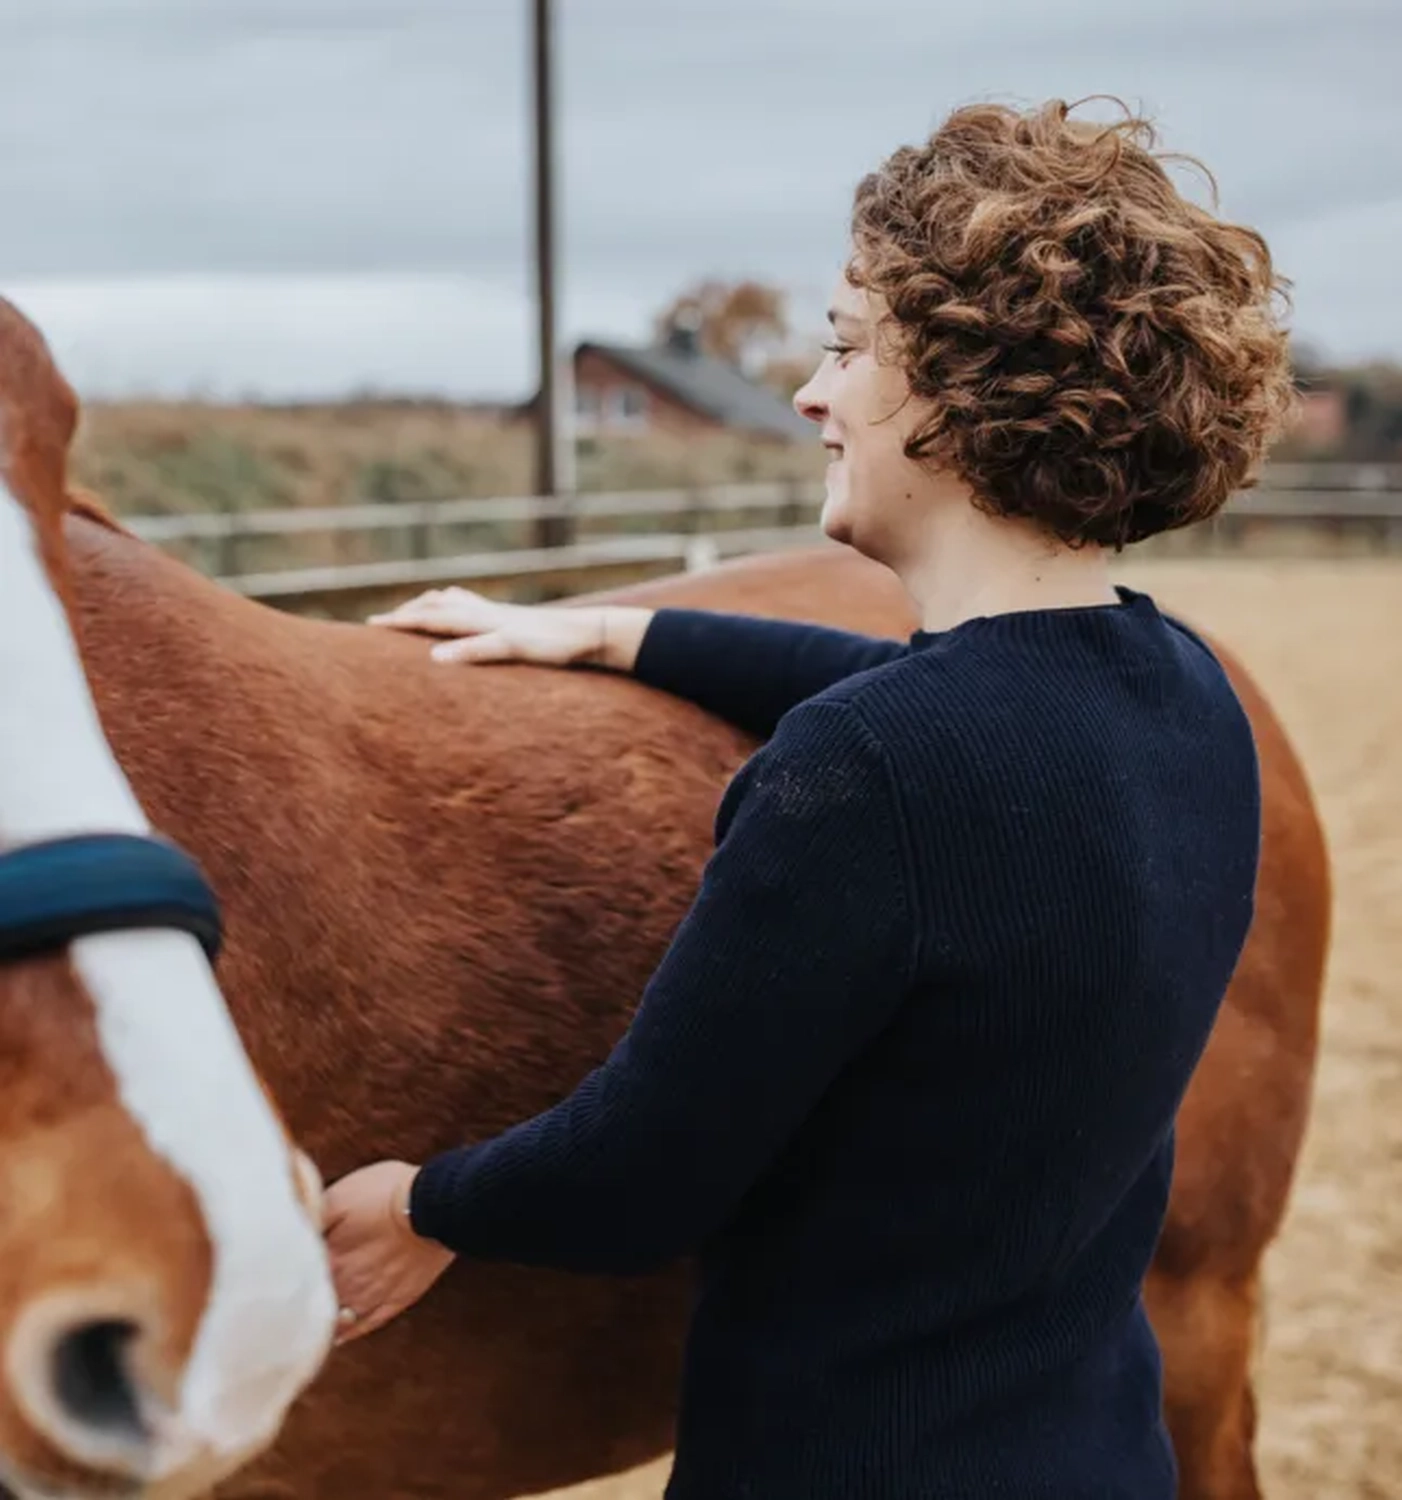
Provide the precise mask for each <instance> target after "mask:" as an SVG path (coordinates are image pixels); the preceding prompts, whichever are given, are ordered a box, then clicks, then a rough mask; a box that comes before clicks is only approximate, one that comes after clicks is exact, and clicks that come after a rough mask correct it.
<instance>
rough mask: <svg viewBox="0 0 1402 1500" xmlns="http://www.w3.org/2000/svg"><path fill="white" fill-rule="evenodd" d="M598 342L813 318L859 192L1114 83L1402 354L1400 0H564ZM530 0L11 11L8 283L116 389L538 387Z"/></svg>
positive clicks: (584, 309) (565, 264)
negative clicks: (759, 317) (920, 146)
mask: <svg viewBox="0 0 1402 1500" xmlns="http://www.w3.org/2000/svg"><path fill="white" fill-rule="evenodd" d="M557 6H558V12H559V21H560V24H559V49H558V57H559V74H560V91H559V101H558V114H559V147H560V174H561V210H562V228H561V245H560V249H561V261H562V267H561V270H562V282H563V288H562V289H563V293H564V306H563V318H562V322H563V329H562V331H563V332H564V333H565V334H566V335H567V336H576V335H581V334H595V335H612V336H617V337H624V338H632V337H642V336H644V335H645V333H646V331H647V327H648V323H649V319H650V316H651V314H652V313H653V312H654V311H655V309H656V308H657V306H658V305H659V304H661V303H662V302H664V301H665V300H666V299H667V298H668V297H669V296H670V295H671V294H672V293H673V292H674V291H676V290H677V289H678V288H679V287H680V286H681V285H682V284H684V283H685V282H686V281H688V280H690V279H692V278H694V277H696V276H698V275H702V274H715V275H723V276H729V275H756V276H760V277H764V278H768V279H772V280H774V281H777V282H779V283H781V284H783V285H785V286H787V287H789V288H790V289H791V291H792V292H793V295H794V299H795V300H794V312H795V314H796V316H797V317H799V318H800V319H805V318H806V319H816V318H817V317H819V316H820V315H821V308H822V305H823V301H824V298H825V295H826V290H827V287H828V284H829V283H830V281H831V278H832V275H833V273H834V270H835V268H836V266H837V263H838V259H839V256H840V254H841V250H842V235H843V230H844V226H845V218H846V212H847V205H848V200H849V196H850V193H851V189H852V186H853V184H854V183H855V181H856V180H857V178H858V177H859V176H860V175H861V174H862V172H863V171H865V170H866V169H867V168H869V167H870V166H872V165H874V164H875V163H876V162H877V161H878V160H879V159H880V158H881V157H882V156H883V155H885V154H886V153H887V152H888V151H890V150H891V149H892V148H893V147H895V146H896V145H898V144H900V143H902V142H905V141H910V140H916V139H919V138H921V137H922V136H923V135H925V134H926V133H927V132H928V130H929V129H930V128H931V127H932V126H933V125H934V124H935V123H936V122H937V121H938V119H939V118H940V116H942V115H943V114H944V113H945V112H946V111H947V110H948V109H950V108H951V107H953V106H954V105H956V104H959V103H962V102H965V101H967V100H970V99H975V98H998V99H1008V100H1013V101H1018V102H1030V101H1034V100H1041V99H1043V98H1046V97H1050V96H1053V95H1059V96H1062V97H1066V98H1071V99H1074V98H1076V97H1078V96H1081V95H1085V94H1089V93H1099V92H1105V93H1117V94H1119V95H1121V96H1122V97H1125V98H1126V99H1128V100H1129V102H1130V103H1132V104H1134V105H1137V106H1139V107H1142V108H1144V109H1145V110H1147V111H1148V112H1149V113H1151V114H1152V115H1153V116H1154V117H1155V118H1156V119H1157V120H1159V122H1160V123H1161V125H1162V128H1163V131H1164V135H1165V144H1166V145H1168V146H1169V147H1171V148H1174V149H1182V150H1185V151H1190V152H1194V153H1197V154H1199V155H1201V156H1202V157H1203V158H1204V159H1205V160H1206V161H1207V163H1208V165H1209V166H1210V167H1211V168H1212V169H1213V171H1214V172H1215V173H1216V175H1217V177H1218V179H1219V182H1220V185H1221V189H1222V209H1223V211H1224V212H1226V213H1228V214H1230V215H1232V216H1233V217H1236V218H1239V219H1243V220H1245V221H1246V222H1249V223H1252V224H1255V225H1256V226H1257V227H1259V228H1261V229H1262V230H1264V231H1265V233H1266V234H1267V235H1268V237H1269V239H1270V241H1271V244H1272V247H1273V249H1274V250H1275V253H1276V255H1277V258H1278V260H1279V261H1280V263H1281V266H1282V269H1284V270H1285V271H1286V272H1287V274H1289V275H1291V276H1292V277H1293V278H1294V279H1295V283H1296V292H1295V296H1296V308H1297V311H1296V316H1295V319H1294V322H1295V327H1296V329H1297V331H1298V333H1299V334H1300V335H1301V336H1302V337H1304V338H1306V339H1308V340H1310V341H1311V342H1313V343H1315V344H1317V345H1320V346H1322V347H1323V348H1324V349H1325V350H1326V351H1327V352H1329V353H1331V354H1334V355H1335V356H1337V357H1340V358H1352V357H1360V356H1366V355H1370V354H1393V355H1396V356H1398V357H1402V296H1400V295H1399V293H1398V291H1397V289H1396V265H1397V261H1398V258H1399V251H1402V102H1399V101H1402V95H1400V94H1399V91H1398V89H1397V87H1396V82H1397V75H1398V71H1399V66H1398V65H1399V62H1402V0H1172V3H1166V0H1165V3H1147V0H1140V3H1137V4H1126V3H1125V0H1056V3H1055V4H1047V3H1045V0H979V3H977V4H974V5H970V6H967V7H962V8H953V9H952V8H949V7H945V6H942V5H938V4H935V3H933V0H704V3H703V0H557ZM527 11H528V3H527V0H0V56H3V57H4V59H5V62H6V69H5V77H6V82H5V86H4V88H3V90H0V290H3V291H4V292H5V293H6V294H8V295H10V296H12V297H13V298H14V299H15V300H16V301H18V302H19V303H20V305H21V306H23V307H24V308H25V309H26V310H27V311H29V312H30V313H31V314H32V315H33V316H35V317H36V318H37V319H38V320H39V321H40V323H41V325H42V326H43V327H44V328H45V330H46V331H47V332H48V333H49V335H50V338H51V340H52V342H53V343H54V345H55V347H56V349H57V350H58V352H59V355H60V358H61V359H62V361H63V362H64V363H65V365H66V367H67V368H68V369H69V371H70V373H71V374H72V375H73V376H74V378H75V379H76V381H77V383H78V384H79V386H80V388H82V389H83V390H84V391H85V392H87V393H89V394H98V393H110V392H119V391H122V392H125V391H133V390H147V391H161V392H167V393H179V392H182V391H189V390H203V391H206V392H209V393H217V394H233V393H237V392H240V391H255V392H258V393H262V394H266V395H274V396H276V395H291V394H321V393H326V394H332V393H336V392H338V391H344V390H346V389H351V388H354V387H357V386H364V385H375V386H379V387H392V388H397V389H406V388H407V389H415V390H446V391H453V392H456V393H463V394H486V395H492V394H505V395H515V394H519V393H520V392H521V391H522V390H523V389H525V388H526V386H527V385H528V384H529V382H530V380H531V379H532V376H533V358H532V350H531V334H530V326H531V325H530V318H531V304H530V292H531V282H530V273H529V248H530V240H529V224H530V221H529V217H528V187H529V177H528V169H529V148H530V141H529V135H528V129H527V125H528V73H527V56H528V38H527V29H526V17H527Z"/></svg>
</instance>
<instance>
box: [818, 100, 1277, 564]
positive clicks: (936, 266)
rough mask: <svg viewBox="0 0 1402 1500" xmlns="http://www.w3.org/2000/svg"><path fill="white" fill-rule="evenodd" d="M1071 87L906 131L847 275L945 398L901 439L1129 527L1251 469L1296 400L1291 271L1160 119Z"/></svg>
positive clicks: (1112, 539) (1200, 499)
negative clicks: (1233, 220)
mask: <svg viewBox="0 0 1402 1500" xmlns="http://www.w3.org/2000/svg"><path fill="white" fill-rule="evenodd" d="M1116 102H1117V103H1118V101H1116ZM1071 108H1072V106H1068V105H1066V104H1065V103H1063V102H1062V101H1061V100H1054V101H1052V102H1051V103H1049V104H1045V105H1043V106H1042V107H1040V108H1038V109H1036V110H1033V111H1031V112H1028V113H1019V112H1017V111H1015V110H1013V109H1010V108H1007V107H1005V106H1001V105H994V104H976V105H970V106H968V107H966V108H963V109H959V110H956V111H955V112H954V113H953V114H952V115H950V117H949V118H948V119H947V120H946V121H945V122H944V124H943V125H942V126H940V128H939V129H938V130H937V131H936V132H935V134H934V135H933V136H932V137H931V138H930V139H929V141H928V142H927V143H926V144H925V145H923V146H907V147H902V148H901V149H900V150H898V151H896V152H895V153H894V154H893V155H892V156H890V157H889V158H888V159H887V160H886V161H885V163H884V164H883V165H882V166H881V168H880V169H879V170H878V171H876V172H873V173H872V174H871V175H869V176H868V177H866V178H865V179H864V180H863V181H862V183H861V185H860V186H859V187H858V189H857V193H856V201H855V205H854V208H853V214H852V244H853V253H852V259H851V262H850V264H849V266H848V269H847V276H848V279H849V280H850V281H851V282H852V283H853V284H854V285H855V286H858V287H863V288H865V289H866V290H868V291H869V292H872V293H875V294H877V295H879V296H880V297H882V298H884V299H885V302H886V304H887V308H888V309H889V313H888V315H887V317H886V320H885V324H884V331H885V332H886V333H887V334H888V335H894V344H895V348H894V357H895V358H896V359H897V360H898V361H899V363H900V364H901V365H902V366H903V367H904V368H905V371H906V373H907V375H908V377H909V379H910V385H911V390H912V392H913V393H914V394H915V395H916V396H918V397H923V398H927V399H928V400H929V401H930V403H931V405H932V411H931V415H930V416H929V419H928V420H927V421H925V422H924V423H923V424H922V425H921V427H920V428H919V430H918V431H917V432H916V433H915V435H914V436H913V437H912V438H911V440H910V442H909V443H908V445H907V448H906V452H907V453H908V455H909V456H910V457H912V458H915V459H920V460H925V461H928V462H930V463H933V464H935V465H937V466H939V467H941V468H946V469H949V470H951V471H953V472H954V473H955V474H957V475H958V476H959V477H960V478H962V479H963V480H964V481H965V482H966V483H967V484H968V485H969V486H970V487H971V489H972V490H973V492H974V496H975V499H976V501H977V503H978V504H979V505H980V506H981V507H982V508H983V509H985V510H988V511H990V512H993V513H995V514H998V515H1002V516H1009V517H1027V518H1031V519H1033V520H1035V521H1036V522H1037V523H1038V524H1040V525H1042V526H1043V527H1045V528H1046V529H1047V530H1049V531H1051V532H1052V533H1054V534H1055V535H1056V536H1058V537H1060V538H1061V539H1062V540H1064V541H1067V542H1070V543H1072V544H1076V545H1079V544H1084V543H1098V544H1101V545H1107V546H1114V547H1116V548H1119V547H1122V546H1123V545H1125V544H1126V543H1128V542H1135V541H1139V540H1141V539H1143V538H1144V537H1148V536H1153V535H1155V534H1156V533H1158V532H1161V531H1168V530H1171V529H1172V528H1174V527H1178V526H1186V525H1188V524H1190V523H1192V522H1194V521H1201V520H1204V519H1205V518H1206V517H1208V516H1211V515H1212V514H1213V513H1214V512H1215V511H1217V510H1218V509H1219V508H1220V507H1221V505H1222V504H1223V503H1224V502H1225V501H1226V500H1227V498H1228V496H1229V495H1231V494H1232V492H1233V491H1235V490H1238V489H1242V488H1246V487H1248V486H1250V485H1252V484H1254V483H1255V482H1256V478H1257V472H1258V469H1259V466H1260V462H1261V459H1262V457H1263V456H1264V454H1265V451H1266V449H1267V447H1268V445H1269V444H1270V442H1271V440H1272V438H1273V437H1274V436H1275V435H1276V434H1277V433H1278V432H1279V431H1280V430H1281V428H1282V426H1283V424H1284V422H1285V421H1286V419H1287V417H1288V414H1289V412H1290V411H1291V408H1292V402H1293V385H1292V380H1291V374H1290V363H1289V353H1288V336H1287V334H1286V332H1285V331H1284V329H1283V328H1282V327H1281V326H1280V323H1279V321H1278V319H1277V316H1276V314H1277V309H1278V306H1281V307H1283V306H1284V305H1285V302H1286V288H1287V286H1288V283H1287V282H1286V281H1285V280H1284V278H1282V277H1279V276H1277V275H1276V273H1275V271H1274V268H1273V267H1272V264H1271V256H1270V251H1269V250H1268V248H1267V246H1266V242H1265V240H1264V239H1262V237H1261V236H1260V235H1259V234H1257V233H1256V232H1255V231H1254V230H1251V229H1247V228H1244V227H1242V226H1240V225H1236V224H1229V223H1224V222H1223V221H1222V220H1220V219H1218V218H1216V217H1214V216H1213V214H1211V213H1209V212H1207V211H1206V210H1205V209H1202V208H1200V207H1198V206H1197V205H1195V204H1193V203H1192V202H1190V201H1188V200H1187V199H1186V198H1184V197H1183V196H1181V195H1180V193H1179V192H1178V191H1177V189H1176V188H1175V187H1174V185H1173V183H1172V182H1171V181H1170V179H1169V176H1168V174H1167V172H1166V171H1165V170H1164V166H1163V163H1164V162H1165V161H1167V160H1174V159H1179V160H1182V159H1184V158H1171V157H1168V156H1165V155H1163V154H1161V153H1157V152H1155V151H1154V149H1153V148H1154V146H1155V145H1156V143H1157V137H1156V134H1155V132H1154V129H1153V127H1152V126H1151V125H1150V124H1149V123H1148V122H1147V121H1145V120H1142V119H1139V118H1137V117H1135V116H1133V115H1132V114H1131V113H1130V111H1129V110H1128V109H1126V108H1125V107H1124V106H1123V105H1120V108H1121V109H1122V110H1123V111H1124V115H1125V118H1123V119H1121V120H1118V121H1116V122H1115V123H1113V124H1109V125H1090V124H1084V123H1081V122H1078V121H1073V120H1071V119H1069V118H1068V117H1069V114H1070V110H1071ZM1194 165H1198V164H1197V163H1194ZM1204 172H1205V169H1204ZM1205 175H1207V176H1208V181H1209V182H1211V180H1212V179H1211V176H1210V174H1206V173H1205ZM1214 189H1215V184H1214Z"/></svg>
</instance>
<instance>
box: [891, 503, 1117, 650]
mask: <svg viewBox="0 0 1402 1500" xmlns="http://www.w3.org/2000/svg"><path fill="white" fill-rule="evenodd" d="M895 572H896V573H897V574H898V576H899V577H900V579H901V582H902V583H903V584H904V585H905V588H906V591H907V593H909V594H910V596H911V598H912V599H913V600H914V602H915V605H916V608H917V609H918V611H919V615H920V623H921V628H922V629H924V630H927V631H941V630H951V629H953V628H954V626H956V625H961V624H963V623H964V621H965V620H971V619H974V618H976V617H977V616H980V615H997V614H1009V613H1013V612H1015V611H1019V610H1030V609H1071V608H1077V607H1081V606H1085V605H1094V604H1114V603H1117V602H1118V595H1117V594H1116V593H1115V589H1114V584H1113V583H1112V581H1111V578H1110V564H1109V555H1108V552H1107V550H1106V549H1105V548H1103V547H1099V546H1087V547H1081V548H1073V547H1068V546H1067V545H1066V544H1065V543H1063V542H1060V541H1058V540H1056V538H1054V537H1051V536H1049V535H1048V534H1047V533H1046V532H1044V531H1040V530H1038V529H1036V528H1034V527H1032V526H1029V525H1027V524H1025V523H1023V522H1020V521H1009V520H1005V519H1003V518H1001V517H997V516H989V515H986V514H984V513H983V512H982V511H979V510H977V509H975V508H974V506H973V505H972V504H969V503H967V502H965V503H962V504H959V505H949V506H947V507H941V509H940V510H939V512H937V513H936V514H935V515H934V517H933V518H932V520H931V524H930V526H929V527H928V529H927V530H926V532H925V534H924V535H923V536H922V537H921V538H920V545H919V547H918V548H914V549H912V551H911V554H910V556H909V557H908V558H907V559H905V560H904V561H903V562H902V564H901V565H900V566H897V567H895Z"/></svg>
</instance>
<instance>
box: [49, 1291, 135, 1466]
mask: <svg viewBox="0 0 1402 1500" xmlns="http://www.w3.org/2000/svg"><path fill="white" fill-rule="evenodd" d="M136 1332H137V1330H136V1324H135V1323H130V1322H126V1321H124V1320H120V1319H115V1318H108V1319H104V1320H101V1321H97V1322H92V1323H83V1324H81V1325H80V1326H79V1327H77V1328H74V1329H72V1330H71V1331H70V1332H68V1333H65V1334H64V1335H63V1336H62V1337H61V1338H60V1339H59V1341H58V1343H57V1344H55V1346H54V1351H53V1383H54V1394H55V1395H56V1396H57V1397H58V1402H59V1405H60V1406H61V1407H62V1408H63V1410H64V1412H65V1413H66V1414H67V1415H68V1416H69V1417H70V1418H71V1419H72V1420H73V1421H74V1422H77V1423H79V1424H80V1425H81V1426H83V1427H86V1428H87V1429H88V1430H89V1431H90V1432H95V1433H103V1434H105V1435H107V1436H110V1437H127V1438H137V1439H142V1438H145V1437H146V1436H147V1432H146V1424H145V1422H144V1421H143V1420H142V1416H141V1408H140V1405H139V1404H138V1402H137V1398H136V1390H135V1387H134V1386H133V1385H132V1382H131V1377H130V1375H129V1373H128V1370H127V1346H128V1345H129V1344H130V1343H131V1341H132V1339H133V1338H135V1337H136Z"/></svg>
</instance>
